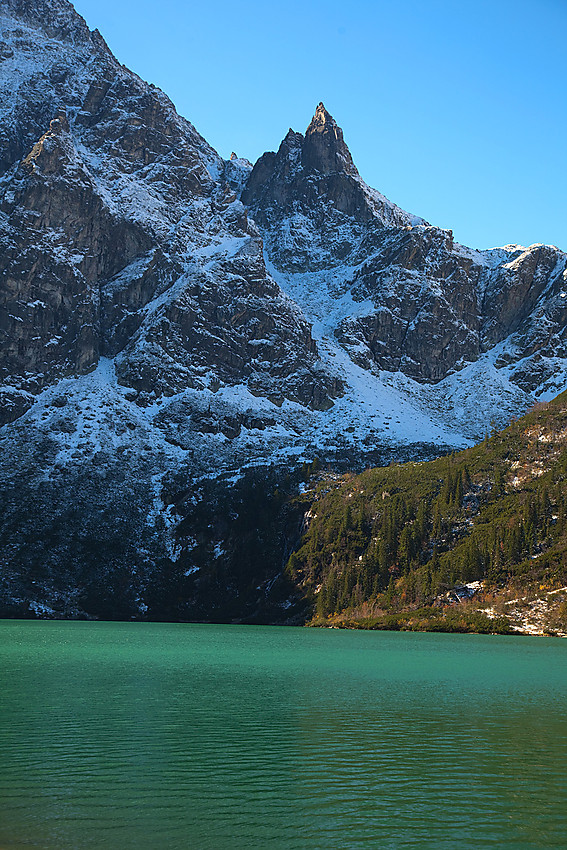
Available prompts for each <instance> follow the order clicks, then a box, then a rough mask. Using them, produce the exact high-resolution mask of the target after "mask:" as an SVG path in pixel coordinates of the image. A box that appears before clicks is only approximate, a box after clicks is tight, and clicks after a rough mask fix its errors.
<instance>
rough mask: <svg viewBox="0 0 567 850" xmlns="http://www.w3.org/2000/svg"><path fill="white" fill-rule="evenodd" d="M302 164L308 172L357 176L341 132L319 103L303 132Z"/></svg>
mask: <svg viewBox="0 0 567 850" xmlns="http://www.w3.org/2000/svg"><path fill="white" fill-rule="evenodd" d="M303 164H304V165H305V166H306V167H307V168H309V170H313V171H318V172H320V173H322V174H333V173H335V172H347V173H348V174H352V175H358V171H357V169H356V166H355V164H354V162H353V161H352V156H351V155H350V151H349V149H348V147H347V145H346V143H345V140H344V138H343V131H342V130H341V128H340V127H339V125H338V124H337V122H336V121H335V119H334V118H333V116H332V115H331V114H330V113H329V112H327V110H326V109H325V106H324V104H323V103H319V104H318V105H317V108H316V110H315V114H314V116H313V118H312V120H311V123H310V124H309V127H308V128H307V130H306V132H305V139H304V142H303Z"/></svg>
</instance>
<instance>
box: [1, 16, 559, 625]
mask: <svg viewBox="0 0 567 850" xmlns="http://www.w3.org/2000/svg"><path fill="white" fill-rule="evenodd" d="M0 16H1V17H0V23H1V33H2V35H1V41H0V104H1V107H0V109H1V116H0V117H1V120H0V246H1V250H0V269H1V275H0V304H1V307H2V309H1V311H0V338H1V340H2V346H1V349H0V376H1V384H0V401H1V406H0V411H1V421H2V422H3V423H5V424H4V427H3V428H2V429H1V430H0V444H1V446H2V451H1V452H0V478H1V480H2V482H3V484H2V491H1V499H2V504H1V508H2V510H1V517H2V520H1V525H2V528H1V529H0V559H1V563H2V570H3V572H2V584H1V585H0V602H1V604H2V605H3V606H4V607H3V608H2V609H1V610H2V611H4V612H8V613H10V612H12V613H13V612H14V611H17V612H18V613H19V614H22V615H26V614H28V613H29V612H30V611H36V612H39V613H42V612H43V613H47V614H49V612H50V611H52V612H55V613H58V614H62V613H63V614H66V615H73V616H80V615H85V614H87V615H89V616H103V615H104V616H129V617H130V616H132V617H137V616H154V617H160V616H168V617H179V618H183V617H189V616H191V617H193V618H195V617H198V618H202V619H206V618H207V617H208V616H213V614H212V613H211V612H213V611H214V612H216V613H215V616H218V617H220V618H223V617H224V618H226V617H229V616H230V617H239V616H264V617H268V616H269V618H271V619H274V618H275V619H277V618H278V616H280V617H285V616H287V615H288V614H290V612H293V605H291V603H290V599H291V597H290V596H289V593H290V590H289V588H287V587H286V586H285V584H284V583H282V581H281V580H280V581H276V582H274V578H275V576H276V575H277V574H278V572H279V570H280V568H281V563H282V560H283V558H284V556H285V553H286V550H287V548H289V546H290V545H291V542H292V540H293V537H294V535H295V534H296V533H297V523H298V522H299V519H298V518H297V517H295V515H294V513H293V510H292V509H291V508H288V507H286V505H287V501H286V500H287V499H288V497H289V496H290V495H291V494H292V493H293V491H294V487H297V485H298V481H299V478H300V477H301V475H302V474H303V473H302V472H301V469H302V464H304V463H307V462H310V461H312V460H313V458H314V457H315V456H318V457H319V458H320V459H321V460H323V461H324V462H326V463H329V464H334V465H336V466H337V467H338V468H341V469H344V468H348V467H359V466H364V465H367V464H369V463H371V462H373V463H376V462H388V461H390V460H391V459H394V458H402V459H403V458H416V457H428V456H431V455H433V454H435V453H437V452H438V451H439V450H443V447H452V446H458V445H463V444H465V443H466V442H467V441H468V440H470V439H471V438H474V437H477V436H479V435H482V434H483V433H484V431H485V429H486V428H487V426H489V424H490V422H491V420H495V421H497V422H498V421H502V420H504V419H505V418H506V417H509V416H510V415H512V414H516V413H519V412H521V411H523V410H524V409H525V408H526V407H527V406H528V405H529V404H530V403H532V402H533V400H534V399H535V398H536V397H539V396H541V395H542V394H547V395H551V394H553V392H554V391H555V390H556V389H557V390H559V389H561V388H562V387H563V385H564V384H565V382H566V376H567V366H566V364H567V353H566V351H565V326H566V318H567V317H566V315H565V306H566V305H565V291H566V286H567V277H566V274H567V273H566V270H565V269H566V256H565V254H563V253H562V252H561V251H559V250H558V249H556V248H553V247H550V246H532V247H531V248H527V249H525V248H521V247H518V246H507V247H506V248H502V249H495V250H493V251H485V252H478V251H471V250H469V249H467V248H464V247H463V246H459V245H457V244H455V243H454V241H453V239H452V235H451V233H450V232H448V231H444V230H440V229H439V228H436V227H432V226H431V225H429V224H428V223H427V222H425V221H424V220H423V219H420V218H418V217H416V216H413V215H410V214H409V213H406V212H404V211H403V210H401V209H399V208H398V207H396V206H395V205H394V204H392V203H391V202H390V201H388V200H387V199H386V198H385V197H384V196H383V195H381V194H380V193H379V192H376V191H375V190H373V189H371V188H370V187H368V186H367V185H366V184H365V183H364V181H363V180H362V178H361V177H360V175H359V174H358V171H357V169H356V167H355V165H354V163H353V161H352V157H351V155H350V153H349V150H348V148H347V146H346V144H345V141H344V138H343V133H342V130H341V129H340V128H339V127H338V125H337V124H336V122H335V121H334V119H333V118H332V117H331V116H330V115H329V113H328V112H327V111H326V109H325V108H324V106H323V104H319V106H318V107H317V109H316V112H315V115H314V117H313V120H312V121H311V123H310V125H309V127H308V128H307V131H306V133H305V135H303V134H301V133H297V132H294V131H292V130H290V132H289V133H288V135H287V136H286V138H285V139H284V141H283V142H282V143H281V145H280V148H279V150H278V151H277V153H266V154H264V156H262V157H261V158H260V159H259V161H258V162H257V163H256V164H255V165H254V167H252V166H251V165H250V163H248V161H247V160H244V159H239V158H237V157H236V156H235V155H234V156H233V157H232V158H231V159H230V160H229V161H223V160H222V159H221V158H220V157H219V156H218V154H217V153H216V152H215V151H214V150H213V149H212V148H211V147H210V146H209V145H208V144H207V142H206V141H205V140H204V139H203V138H202V137H201V136H200V135H199V134H198V132H197V131H196V130H195V128H194V127H193V126H192V125H191V124H190V123H189V122H188V121H186V120H185V119H183V118H181V117H180V116H178V115H177V113H176V112H175V109H174V107H173V105H172V104H171V102H170V101H169V100H168V98H167V97H166V96H165V95H164V94H163V92H161V91H160V90H159V89H156V88H155V87H154V86H151V85H149V84H147V83H145V82H143V81H142V80H140V79H139V78H138V77H137V76H136V75H135V74H133V73H131V72H130V71H128V70H127V69H126V68H124V67H123V66H122V65H120V64H119V62H117V60H116V59H115V58H114V57H113V56H112V54H111V53H110V51H109V50H108V47H107V46H106V44H105V42H104V40H103V38H102V36H101V35H100V34H99V33H98V32H97V31H95V32H90V31H89V29H88V27H87V26H86V24H85V22H84V21H83V20H82V18H81V17H80V16H79V15H77V14H76V12H75V11H74V9H73V7H72V6H71V5H70V3H68V2H67V0H50V2H46V0H31V2H30V0H26V2H23V0H4V2H3V3H2V6H1V7H0ZM242 541H247V542H246V544H243V543H242ZM274 594H275V595H274ZM112 600H114V602H113V601H112ZM290 605H291V607H290ZM30 606H31V607H30ZM278 606H279V607H278ZM266 611H270V612H271V613H270V614H269V615H268V614H266ZM278 611H279V615H278V613H277V612H278ZM259 612H260V613H259ZM262 612H264V613H262ZM274 612H275V613H274ZM286 612H287V613H286Z"/></svg>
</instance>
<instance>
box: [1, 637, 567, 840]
mask: <svg viewBox="0 0 567 850" xmlns="http://www.w3.org/2000/svg"><path fill="white" fill-rule="evenodd" d="M566 770H567V641H561V640H558V639H552V638H507V637H492V636H472V635H454V636H453V635H434V634H407V633H406V634H400V633H393V632H388V633H384V632H380V633H379V632H347V631H337V630H313V629H300V628H277V627H268V626H266V627H262V626H259V627H252V626H213V625H163V624H142V623H72V622H11V621H0V848H1V850H22V848H31V847H36V848H37V847H39V848H49V850H52V848H53V850H66V849H67V848H77V850H82V848H112V850H126V849H127V848H128V849H129V848H141V850H145V848H156V850H161V848H164V850H167V848H192V849H193V848H194V850H201V848H202V850H225V848H227V850H228V848H231V850H233V848H236V850H239V848H246V849H247V848H260V847H262V848H264V847H266V848H273V849H274V850H280V848H281V850H296V848H297V850H304V848H305V850H308V848H313V850H315V848H316V849H317V850H318V849H319V848H321V850H323V848H325V850H332V849H333V848H396V849H397V848H410V847H411V848H439V849H440V850H441V849H442V848H463V847H464V848H484V847H497V848H514V850H520V848H530V847H562V848H567V779H566Z"/></svg>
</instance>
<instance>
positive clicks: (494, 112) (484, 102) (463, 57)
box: [75, 0, 567, 250]
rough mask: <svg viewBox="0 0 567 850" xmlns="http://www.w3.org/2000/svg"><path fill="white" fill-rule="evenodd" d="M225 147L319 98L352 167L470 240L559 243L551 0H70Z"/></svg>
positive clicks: (559, 32) (560, 114)
mask: <svg viewBox="0 0 567 850" xmlns="http://www.w3.org/2000/svg"><path fill="white" fill-rule="evenodd" d="M75 6H76V8H77V10H78V11H79V12H80V13H81V14H82V15H83V16H84V17H85V18H86V20H87V22H88V24H89V26H90V27H91V28H94V27H97V28H98V29H99V30H100V31H101V32H102V34H103V35H104V37H105V38H106V40H107V42H108V44H109V46H110V48H111V49H112V50H113V52H114V53H115V55H116V56H117V58H118V59H119V60H120V61H121V62H123V63H124V64H125V65H127V66H128V67H129V68H131V69H132V70H133V71H135V72H136V73H138V74H139V75H140V76H141V77H143V78H144V79H146V80H148V81H149V82H152V83H154V84H156V85H158V86H160V87H161V88H162V89H163V90H164V91H165V92H166V93H167V94H168V95H169V96H170V97H171V99H172V100H173V102H174V103H175V105H176V107H177V109H178V111H179V112H180V113H181V114H182V115H184V116H185V117H186V118H188V119H189V120H190V121H191V122H192V123H193V124H194V125H195V127H196V128H197V130H199V132H200V133H201V134H202V135H203V136H205V138H206V139H207V140H208V141H209V142H210V143H211V144H212V145H213V147H215V148H216V149H217V150H218V152H219V153H220V154H221V155H222V156H224V157H228V156H229V155H230V153H231V151H233V150H234V151H236V152H237V153H238V155H239V156H246V157H248V158H249V159H250V160H252V162H254V161H255V160H256V159H257V158H258V156H260V154H262V153H263V152H264V151H265V150H275V149H277V147H278V145H279V143H280V141H281V139H282V138H283V136H284V135H285V133H286V132H287V130H288V128H289V127H293V129H295V130H301V131H302V132H303V131H304V130H305V128H306V127H307V125H308V123H309V121H310V119H311V116H312V114H313V112H314V109H315V106H316V104H317V103H318V102H319V101H320V100H322V101H323V102H324V103H325V106H326V107H327V109H328V110H329V112H331V113H332V115H333V116H334V117H335V119H336V120H337V122H338V123H339V124H340V125H341V127H342V128H343V131H344V135H345V140H346V142H347V144H348V145H349V147H350V150H351V153H352V155H353V158H354V161H355V163H356V165H357V166H358V169H359V171H360V173H361V175H362V177H363V178H364V179H365V180H366V182H367V183H369V184H370V185H371V186H373V187H374V188H376V189H378V190H380V191H381V192H383V193H384V194H385V195H387V196H388V197H389V198H390V199H391V200H392V201H394V202H395V203H397V204H398V205H399V206H401V207H403V208H405V209H407V210H409V211H411V212H413V213H415V214H418V215H421V216H423V217H424V218H426V219H428V220H429V221H430V222H432V223H433V224H437V225H439V226H441V227H446V228H452V229H453V231H454V234H455V238H456V239H458V240H459V241H460V242H463V243H464V244H466V245H470V246H471V247H478V248H487V247H492V246H494V245H503V244H506V243H509V242H519V243H521V244H525V245H529V244H531V243H533V242H547V243H551V244H555V245H558V246H559V247H560V248H563V249H564V250H567V212H566V200H567V166H566V158H565V152H566V148H567V145H566V139H567V49H566V47H565V43H566V36H567V0H513V2H512V0H492V2H488V1H487V0H474V2H472V0H451V2H449V0H405V2H400V0H351V2H350V3H349V2H345V0H341V2H338V1H337V0H286V3H267V2H259V0H241V2H234V0H230V2H229V0H214V2H211V1H210V2H208V3H207V2H200V3H198V4H197V3H191V2H188V3H187V2H181V0H160V2H159V3H156V2H155V0H135V2H134V0H76V3H75Z"/></svg>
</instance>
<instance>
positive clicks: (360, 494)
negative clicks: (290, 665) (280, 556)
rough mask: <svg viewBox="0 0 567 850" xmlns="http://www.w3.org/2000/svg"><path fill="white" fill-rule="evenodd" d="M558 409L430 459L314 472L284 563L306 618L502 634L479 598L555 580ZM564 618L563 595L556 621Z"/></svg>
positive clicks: (564, 533) (562, 421)
mask: <svg viewBox="0 0 567 850" xmlns="http://www.w3.org/2000/svg"><path fill="white" fill-rule="evenodd" d="M566 414H567V393H563V394H561V395H560V396H558V397H557V399H555V400H554V401H553V402H550V403H546V404H545V403H544V404H538V405H536V407H535V408H534V409H533V410H532V411H530V412H529V413H528V414H527V415H526V416H524V417H523V418H522V419H520V420H518V421H516V422H513V423H511V425H510V426H509V427H508V428H506V429H505V430H504V431H501V432H497V431H493V433H491V434H487V435H486V437H485V439H484V441H483V442H481V443H480V444H479V445H477V446H474V447H472V448H469V449H466V450H465V451H462V452H459V453H455V454H451V455H447V456H445V457H441V458H439V459H437V460H434V461H431V462H429V463H407V464H403V465H398V464H394V465H391V466H389V467H385V468H379V469H369V470H366V471H365V472H363V473H362V474H360V475H356V476H355V475H345V476H342V477H340V478H338V477H334V478H333V477H331V476H326V475H324V474H321V473H319V472H315V473H314V474H313V475H312V476H311V478H310V484H309V488H308V489H307V490H306V492H305V494H304V495H303V496H302V498H303V499H304V500H305V502H306V509H307V510H306V515H305V526H304V534H303V536H302V539H301V544H300V546H299V548H298V549H297V550H296V551H295V552H294V553H293V554H292V555H291V557H290V559H289V561H288V564H287V572H288V575H289V577H290V578H291V579H292V580H293V581H294V582H295V583H296V584H300V585H301V586H302V587H303V589H304V590H305V592H306V593H308V594H309V595H310V597H311V600H312V603H313V608H314V622H315V623H319V624H321V623H325V622H326V621H328V622H337V623H339V624H349V625H367V626H370V627H386V628H406V627H409V628H435V629H436V630H437V629H439V628H446V629H447V630H451V631H453V630H465V631H469V630H473V631H504V632H505V631H508V630H509V624H508V621H507V619H506V618H505V617H501V616H497V614H496V612H494V611H493V610H490V614H491V616H487V614H486V613H483V610H484V611H485V610H486V608H487V607H489V603H488V602H487V599H488V600H490V599H494V598H498V596H499V594H502V592H503V591H505V590H506V589H511V588H514V589H516V590H517V589H519V592H522V589H524V591H525V590H528V591H534V589H536V590H540V591H550V592H553V590H554V589H555V588H561V587H562V586H563V585H565V584H566V583H567V479H566V476H567V416H566ZM475 583H476V584H475ZM466 585H469V586H468V587H466ZM469 598H471V599H470V601H468V600H469ZM473 599H474V603H473V601H472V600H473ZM462 603H467V604H465V605H463V604H462ZM564 620H567V604H565V603H563V605H562V606H561V605H560V606H559V608H558V611H557V627H558V628H562V627H563V625H564V623H563V621H564Z"/></svg>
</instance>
